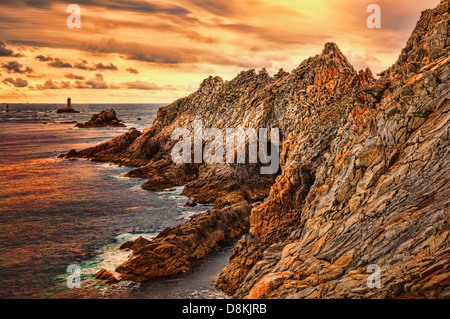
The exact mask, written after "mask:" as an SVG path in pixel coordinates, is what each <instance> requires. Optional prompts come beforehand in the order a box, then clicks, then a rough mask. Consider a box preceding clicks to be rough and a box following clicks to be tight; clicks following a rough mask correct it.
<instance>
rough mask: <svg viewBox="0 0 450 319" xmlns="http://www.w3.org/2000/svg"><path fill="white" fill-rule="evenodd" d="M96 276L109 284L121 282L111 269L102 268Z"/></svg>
mask: <svg viewBox="0 0 450 319" xmlns="http://www.w3.org/2000/svg"><path fill="white" fill-rule="evenodd" d="M95 278H96V279H98V280H101V281H104V282H105V283H107V284H115V283H118V282H119V280H118V279H117V278H116V277H114V275H113V274H112V273H111V272H110V271H108V270H105V269H100V270H99V271H98V272H97V273H96V274H95Z"/></svg>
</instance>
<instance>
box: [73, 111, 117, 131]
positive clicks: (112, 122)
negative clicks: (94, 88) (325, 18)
mask: <svg viewBox="0 0 450 319" xmlns="http://www.w3.org/2000/svg"><path fill="white" fill-rule="evenodd" d="M106 126H109V127H125V124H123V123H122V121H121V120H119V119H117V115H116V111H114V109H106V110H103V111H101V112H100V113H98V114H94V115H92V117H91V119H90V120H89V121H87V122H85V123H78V124H77V125H75V127H80V128H91V127H106Z"/></svg>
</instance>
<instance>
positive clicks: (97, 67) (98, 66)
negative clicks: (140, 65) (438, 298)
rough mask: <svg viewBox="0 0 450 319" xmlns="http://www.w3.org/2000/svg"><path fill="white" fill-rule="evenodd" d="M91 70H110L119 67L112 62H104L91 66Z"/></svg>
mask: <svg viewBox="0 0 450 319" xmlns="http://www.w3.org/2000/svg"><path fill="white" fill-rule="evenodd" d="M89 70H91V71H94V70H98V71H100V70H110V71H117V70H118V69H117V67H116V66H115V65H114V64H112V63H110V64H108V65H104V64H103V63H97V64H96V65H95V66H94V67H91V68H90V69H89Z"/></svg>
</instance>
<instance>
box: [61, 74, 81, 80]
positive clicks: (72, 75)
mask: <svg viewBox="0 0 450 319" xmlns="http://www.w3.org/2000/svg"><path fill="white" fill-rule="evenodd" d="M64 77H65V78H68V79H71V80H84V79H85V77H84V76H82V75H76V74H73V73H66V74H64Z"/></svg>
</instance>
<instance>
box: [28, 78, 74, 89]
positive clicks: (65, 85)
mask: <svg viewBox="0 0 450 319" xmlns="http://www.w3.org/2000/svg"><path fill="white" fill-rule="evenodd" d="M71 88H72V85H71V84H70V82H69V81H61V82H58V81H55V82H53V80H51V79H50V80H47V81H45V82H44V84H42V85H41V84H37V85H36V89H38V90H58V89H71Z"/></svg>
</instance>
